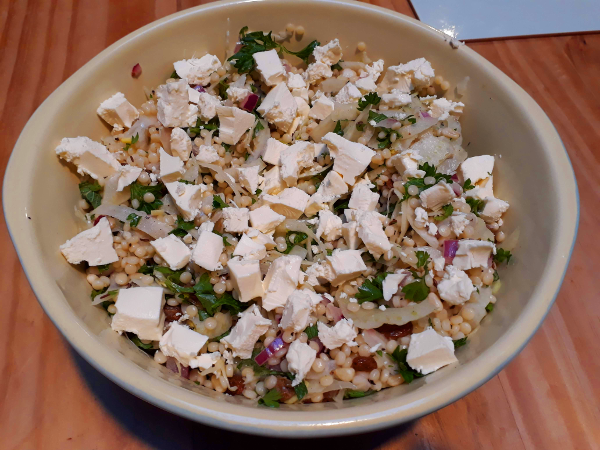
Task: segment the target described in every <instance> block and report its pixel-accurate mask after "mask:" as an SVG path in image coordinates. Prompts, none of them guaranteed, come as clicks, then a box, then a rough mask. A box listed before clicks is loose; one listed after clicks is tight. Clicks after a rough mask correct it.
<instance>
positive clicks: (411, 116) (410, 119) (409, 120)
mask: <svg viewBox="0 0 600 450" xmlns="http://www.w3.org/2000/svg"><path fill="white" fill-rule="evenodd" d="M402 120H406V121H408V122H410V123H411V124H413V125H414V124H415V123H417V118H416V117H415V116H413V115H412V114H411V115H410V116H407V117H405V118H404V119H402Z"/></svg>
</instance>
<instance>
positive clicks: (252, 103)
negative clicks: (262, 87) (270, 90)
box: [240, 94, 258, 112]
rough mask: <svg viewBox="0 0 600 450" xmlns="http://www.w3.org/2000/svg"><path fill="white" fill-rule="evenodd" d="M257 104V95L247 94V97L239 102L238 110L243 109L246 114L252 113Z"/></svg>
mask: <svg viewBox="0 0 600 450" xmlns="http://www.w3.org/2000/svg"><path fill="white" fill-rule="evenodd" d="M257 103H258V95H256V94H248V96H247V97H246V98H245V99H244V100H242V101H241V103H240V108H242V109H245V110H246V111H248V112H252V111H254V108H256V104H257Z"/></svg>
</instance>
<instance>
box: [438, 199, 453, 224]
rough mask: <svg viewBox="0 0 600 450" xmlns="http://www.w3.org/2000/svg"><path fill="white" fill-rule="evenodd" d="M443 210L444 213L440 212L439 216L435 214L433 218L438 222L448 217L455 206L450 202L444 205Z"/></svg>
mask: <svg viewBox="0 0 600 450" xmlns="http://www.w3.org/2000/svg"><path fill="white" fill-rule="evenodd" d="M442 211H443V214H440V215H439V216H434V217H433V219H434V220H437V221H438V222H440V221H442V220H444V219H447V218H448V217H450V216H451V215H452V213H453V212H454V207H453V206H452V205H451V204H450V203H448V204H447V205H445V206H442Z"/></svg>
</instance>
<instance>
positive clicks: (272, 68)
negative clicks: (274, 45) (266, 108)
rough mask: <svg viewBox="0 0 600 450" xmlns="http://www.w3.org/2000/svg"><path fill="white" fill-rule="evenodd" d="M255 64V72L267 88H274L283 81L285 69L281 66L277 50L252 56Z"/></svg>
mask: <svg viewBox="0 0 600 450" xmlns="http://www.w3.org/2000/svg"><path fill="white" fill-rule="evenodd" d="M252 58H254V61H255V62H256V70H257V71H258V73H260V75H261V77H262V79H263V81H264V82H265V84H266V85H267V86H275V85H277V84H279V83H281V82H283V81H285V73H286V72H285V68H284V67H283V64H281V60H280V59H279V55H278V54H277V50H275V49H272V50H269V51H266V52H257V53H254V54H253V55H252Z"/></svg>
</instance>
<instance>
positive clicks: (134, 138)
mask: <svg viewBox="0 0 600 450" xmlns="http://www.w3.org/2000/svg"><path fill="white" fill-rule="evenodd" d="M139 139H140V134H139V133H135V136H131V142H128V143H127V144H125V148H124V149H123V150H125V151H127V150H129V148H130V147H131V146H132V145H133V144H135V143H137V141H138V140H139Z"/></svg>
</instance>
